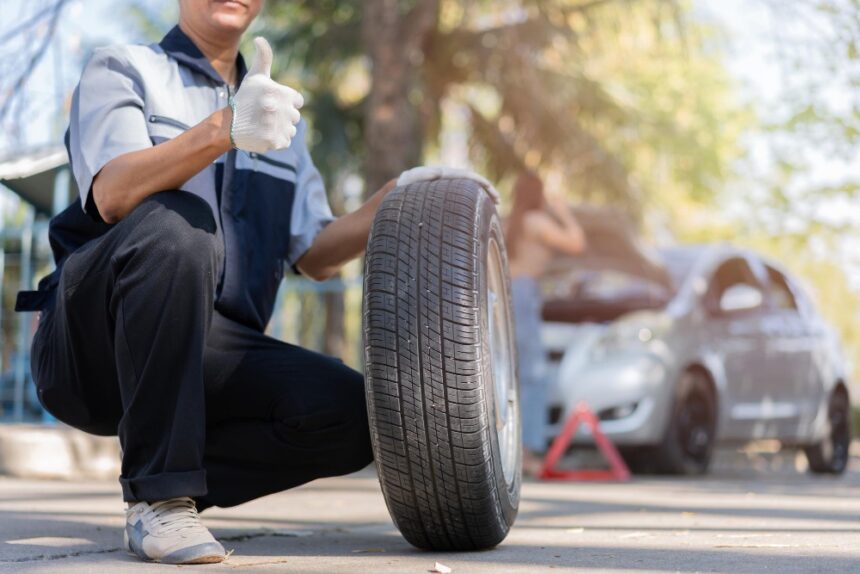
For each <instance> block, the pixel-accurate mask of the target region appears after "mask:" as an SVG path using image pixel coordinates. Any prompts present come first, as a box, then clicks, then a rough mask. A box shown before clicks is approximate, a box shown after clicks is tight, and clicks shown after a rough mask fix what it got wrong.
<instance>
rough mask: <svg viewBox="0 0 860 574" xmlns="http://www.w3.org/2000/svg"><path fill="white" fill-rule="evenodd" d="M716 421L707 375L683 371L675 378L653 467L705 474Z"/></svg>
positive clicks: (714, 400)
mask: <svg viewBox="0 0 860 574" xmlns="http://www.w3.org/2000/svg"><path fill="white" fill-rule="evenodd" d="M716 421H717V409H716V397H715V396H714V392H713V388H712V387H711V385H710V381H709V380H708V377H707V375H706V374H705V373H703V372H701V371H699V370H694V369H692V370H687V371H685V372H684V374H683V375H681V379H680V381H679V382H678V388H677V392H676V394H675V404H674V408H673V409H672V419H671V420H670V421H669V426H668V429H667V431H666V436H665V438H664V439H663V443H662V444H661V445H660V446H658V447H657V452H656V456H655V470H656V471H657V472H658V473H661V474H685V475H698V474H705V473H706V472H707V471H708V467H709V466H710V464H711V457H712V456H713V452H714V442H715V441H716V429H717V425H716Z"/></svg>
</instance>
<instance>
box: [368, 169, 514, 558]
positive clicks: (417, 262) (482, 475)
mask: <svg viewBox="0 0 860 574" xmlns="http://www.w3.org/2000/svg"><path fill="white" fill-rule="evenodd" d="M364 337H365V372H366V375H367V377H366V379H367V383H366V385H367V402H368V417H369V421H370V432H371V440H372V443H373V450H374V454H375V458H376V467H377V472H378V474H379V480H380V483H381V485H382V493H383V496H384V498H385V502H386V504H387V505H388V510H389V513H390V514H391V517H392V519H393V520H394V523H395V525H396V526H397V527H398V528H399V529H400V532H401V533H402V534H403V536H404V537H405V538H406V540H408V541H409V542H410V543H412V544H413V545H415V546H417V547H419V548H423V549H428V550H478V549H483V548H490V547H492V546H495V545H496V544H498V543H499V542H501V541H502V540H503V539H504V538H505V536H506V535H507V534H508V531H509V530H510V528H511V525H512V524H513V522H514V519H515V517H516V515H517V509H518V507H519V497H520V483H521V472H522V471H521V465H522V461H521V459H522V448H521V431H520V418H519V400H518V393H519V390H518V385H517V376H516V352H515V348H514V340H513V317H512V312H511V302H510V287H509V279H508V270H507V256H506V253H505V245H504V239H503V235H502V226H501V222H500V220H499V216H498V214H497V213H496V209H495V206H494V205H493V203H492V201H491V200H490V198H489V196H488V195H487V193H486V192H485V191H484V190H483V189H482V188H481V187H480V186H479V185H478V184H476V183H475V182H472V181H469V180H464V179H442V180H436V181H428V182H419V183H414V184H411V185H408V186H404V187H398V188H396V189H394V190H393V191H391V192H390V193H389V194H388V195H387V196H386V197H385V199H384V200H383V202H382V204H381V205H380V207H379V209H378V211H377V214H376V216H375V219H374V222H373V227H372V229H371V235H370V240H369V242H368V248H367V257H366V263H365V283H364Z"/></svg>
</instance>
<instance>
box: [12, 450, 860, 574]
mask: <svg viewBox="0 0 860 574" xmlns="http://www.w3.org/2000/svg"><path fill="white" fill-rule="evenodd" d="M800 466H801V465H800V464H799V463H797V464H796V462H795V459H794V457H793V455H790V454H788V455H762V454H760V453H759V454H754V455H749V454H742V453H721V454H720V456H719V457H718V460H717V464H716V465H715V468H714V471H713V473H712V474H711V475H710V476H709V477H707V478H703V479H656V478H636V479H634V480H633V481H631V482H628V483H624V484H617V483H615V484H612V483H603V484H594V483H590V484H586V483H578V484H571V483H538V482H529V483H527V484H526V485H525V487H524V490H523V503H522V505H521V508H520V515H519V519H518V520H517V523H516V526H515V528H514V530H513V531H512V532H511V535H510V536H509V537H508V539H507V540H506V541H505V542H504V543H503V544H502V545H501V546H499V547H498V548H496V549H495V550H491V551H486V552H475V553H462V554H452V553H439V554H436V553H427V552H421V551H418V550H414V549H413V548H411V547H410V546H409V545H408V544H407V543H406V542H405V541H404V540H403V539H402V538H401V537H400V535H399V534H398V533H397V531H396V529H395V528H394V527H393V525H392V524H391V521H390V519H389V518H388V514H387V512H386V509H385V504H384V502H383V500H382V495H381V493H380V491H379V486H378V483H377V480H376V478H375V476H374V475H373V473H372V472H370V471H369V470H368V471H363V472H361V473H358V474H356V475H353V476H350V477H346V478H339V479H329V480H322V481H318V482H316V483H313V484H312V485H309V486H306V487H302V488H299V489H296V490H293V491H290V492H287V493H282V494H278V495H275V496H271V497H268V498H265V499H262V500H259V501H255V502H253V503H250V504H247V505H244V506H242V507H239V508H236V509H229V510H220V509H215V510H213V511H208V512H206V513H205V514H204V521H205V523H206V524H207V525H209V526H210V527H211V528H212V529H213V531H214V532H215V534H216V536H218V537H219V538H220V539H221V540H222V541H224V543H225V547H227V548H228V549H232V550H233V551H234V553H233V554H232V555H231V556H230V558H229V560H228V561H227V562H225V563H224V564H220V565H210V566H193V567H188V566H186V567H182V571H183V572H197V571H201V572H202V571H205V572H211V573H213V574H215V573H217V572H249V573H254V572H260V573H269V572H320V573H327V574H328V573H338V572H344V573H347V572H348V573H372V574H376V573H380V574H382V573H398V574H399V573H410V572H415V573H424V572H428V571H431V570H432V569H433V568H434V564H435V563H436V562H440V563H442V564H444V565H446V566H448V567H450V568H451V569H452V570H453V572H454V574H465V573H472V572H475V573H482V572H492V573H500V572H505V573H507V572H529V573H531V572H550V571H552V572H565V571H567V572H574V571H576V572H635V573H642V574H644V573H648V572H685V573H686V572H727V573H728V572H730V573H732V574H740V573H761V572H779V573H781V574H788V573H799V572H804V573H806V572H841V573H848V572H860V459H858V458H856V457H855V458H854V460H853V461H852V470H851V471H850V472H849V473H848V474H847V475H846V476H844V477H841V478H837V479H834V478H826V477H825V478H821V477H812V476H809V475H807V474H805V473H803V472H801V471H799V470H798V468H799V467H800ZM121 509H122V503H121V500H120V495H119V488H118V486H117V485H116V483H114V482H112V481H111V482H47V481H32V480H30V481H27V480H15V479H2V478H0V573H7V572H15V573H46V574H47V573H51V574H54V573H61V574H62V573H87V574H90V573H93V572H99V573H101V572H104V573H111V574H113V573H120V574H122V573H126V572H165V571H170V570H171V569H174V568H177V567H174V566H161V565H154V564H144V563H141V562H138V561H137V560H135V559H133V558H131V557H129V556H127V555H126V554H125V553H124V552H123V551H122V550H120V548H119V546H120V542H121V530H120V527H121V524H122V520H123V514H122V510H121Z"/></svg>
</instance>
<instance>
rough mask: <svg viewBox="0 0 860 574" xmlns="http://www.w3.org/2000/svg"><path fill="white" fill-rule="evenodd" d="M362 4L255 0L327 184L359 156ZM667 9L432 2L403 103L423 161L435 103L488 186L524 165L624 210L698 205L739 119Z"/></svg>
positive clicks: (686, 25)
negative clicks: (297, 97)
mask: <svg viewBox="0 0 860 574" xmlns="http://www.w3.org/2000/svg"><path fill="white" fill-rule="evenodd" d="M361 16H362V3H361V2H357V1H354V0H324V1H319V2H316V1H311V0H298V1H294V0H290V1H281V2H274V1H273V2H270V3H269V6H268V9H267V13H266V14H265V17H264V24H263V31H264V33H265V34H266V36H267V37H269V38H270V39H272V40H273V43H274V45H275V48H276V51H277V53H278V58H276V63H277V62H282V63H283V64H279V65H280V66H281V67H279V68H278V70H279V71H280V72H281V73H282V77H284V78H289V79H290V80H292V81H294V82H298V84H299V86H300V88H301V89H302V90H303V91H304V92H305V93H306V94H308V98H307V99H308V102H309V108H308V112H309V114H308V115H309V116H310V118H311V120H312V124H313V127H314V131H315V132H316V133H315V136H314V144H315V146H314V157H315V159H316V160H317V161H318V162H319V163H320V165H321V168H322V171H323V172H324V176H325V177H326V179H327V180H328V181H329V182H332V181H334V180H337V179H338V178H339V177H340V176H341V174H342V173H343V172H355V171H358V170H359V166H360V165H361V162H362V161H363V159H364V158H363V154H362V148H363V145H362V144H363V139H362V127H363V99H364V97H365V95H366V93H367V90H368V89H369V86H368V85H367V83H368V80H367V63H366V60H365V58H364V56H363V52H362V43H361ZM713 34H714V32H713V31H712V30H709V29H707V28H705V27H704V26H703V25H701V24H699V23H697V22H696V21H695V20H694V19H693V17H692V13H691V11H690V9H689V7H688V6H687V5H678V4H677V3H675V2H669V1H667V0H641V1H638V2H623V1H621V0H615V1H612V0H608V1H597V2H594V1H591V2H582V1H573V0H552V1H540V2H539V1H536V0H521V1H504V2H463V1H462V0H443V1H442V2H441V8H440V12H439V17H438V25H437V27H436V29H435V30H434V31H433V33H432V34H431V35H430V36H429V37H428V38H427V39H426V41H425V42H424V43H423V46H424V48H423V54H421V57H420V58H419V59H417V60H416V62H415V65H416V68H417V70H418V74H417V75H416V82H415V86H414V89H413V90H412V92H411V94H410V101H411V102H412V104H413V105H414V107H415V108H416V109H417V110H418V112H419V114H420V117H421V118H422V123H423V129H422V132H423V133H424V134H425V135H426V140H425V142H423V143H424V144H425V147H426V149H427V150H428V151H434V150H438V138H439V135H440V132H441V130H442V126H443V124H444V121H445V118H444V117H443V112H442V110H443V103H445V102H448V103H454V104H455V105H456V106H459V107H460V108H461V109H462V108H465V109H467V110H468V111H469V114H468V116H467V117H468V118H469V120H468V125H467V126H456V128H458V129H462V128H465V129H466V131H467V133H468V136H469V141H470V154H471V159H472V161H473V163H475V164H476V165H477V166H478V167H479V169H481V170H483V171H485V172H487V173H488V174H489V175H490V176H491V177H493V178H494V179H495V180H496V181H503V180H504V179H505V178H506V177H507V176H510V175H513V174H514V173H515V172H517V171H519V170H521V169H523V168H524V167H529V168H536V169H540V170H541V171H544V172H553V173H555V174H556V175H557V176H558V177H559V178H561V179H563V181H564V182H565V184H564V187H565V188H566V189H565V190H564V191H565V192H569V193H570V194H571V195H572V196H576V197H578V198H580V199H583V200H589V201H598V202H613V203H617V204H620V205H622V206H623V207H625V208H627V209H628V211H630V212H631V213H634V214H636V215H639V214H641V213H643V212H644V211H645V210H646V209H647V208H661V209H670V210H671V209H674V206H676V205H678V204H683V203H684V202H686V201H695V202H706V201H709V200H711V199H713V197H714V194H715V190H718V189H720V188H721V186H722V184H723V183H724V182H725V181H726V179H727V178H728V177H729V176H730V175H731V174H730V168H729V166H730V165H731V163H732V160H733V159H734V158H735V157H736V155H737V154H738V152H739V147H738V145H737V138H738V136H739V134H740V132H741V131H742V129H743V127H744V125H745V124H746V122H748V121H750V116H749V114H748V113H747V112H746V111H745V110H744V109H743V108H742V107H740V106H738V105H737V104H736V103H735V102H734V101H733V99H732V90H733V86H732V85H731V82H730V81H729V78H728V76H727V74H726V72H725V70H724V69H723V67H722V65H721V62H720V60H719V57H718V56H717V55H715V54H713V53H712V52H711V51H709V49H708V47H707V42H708V41H709V40H710V39H711V38H712V36H713Z"/></svg>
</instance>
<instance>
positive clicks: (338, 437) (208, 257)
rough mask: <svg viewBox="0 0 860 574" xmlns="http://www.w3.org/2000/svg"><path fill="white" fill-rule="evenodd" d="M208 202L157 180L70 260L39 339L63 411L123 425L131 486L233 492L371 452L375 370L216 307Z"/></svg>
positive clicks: (217, 243) (343, 469) (41, 368)
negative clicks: (281, 337)
mask: <svg viewBox="0 0 860 574" xmlns="http://www.w3.org/2000/svg"><path fill="white" fill-rule="evenodd" d="M222 259H223V247H222V246H221V240H220V239H218V238H217V237H216V235H215V223H214V220H213V217H212V213H211V210H210V209H209V207H208V205H207V204H206V203H205V202H204V201H203V200H202V199H200V198H198V197H196V196H193V195H191V194H188V193H185V192H178V191H170V192H163V193H159V194H155V195H153V196H151V197H150V198H148V199H147V200H145V201H144V202H143V203H141V204H140V205H139V206H138V207H137V208H136V209H135V210H134V211H132V212H131V213H130V214H129V215H128V216H127V217H126V218H124V219H123V220H122V221H120V222H119V223H118V224H117V225H116V226H114V227H113V228H112V229H111V230H110V231H109V232H107V233H106V234H105V235H103V236H101V237H99V238H98V239H95V240H93V241H91V242H89V243H87V244H86V245H84V246H83V247H82V248H81V249H79V250H78V251H76V252H74V253H73V254H72V255H71V256H70V257H69V259H68V260H67V261H66V263H65V265H64V267H63V270H62V275H61V278H60V284H59V287H58V289H57V293H56V298H55V300H54V301H53V304H52V305H50V306H49V308H48V309H46V310H45V311H44V312H43V314H42V317H41V319H40V322H39V328H38V330H37V332H36V335H35V337H34V339H33V353H32V366H33V377H34V380H35V381H36V386H37V388H38V392H39V397H40V399H41V401H42V403H43V405H44V406H45V407H46V408H47V409H48V411H49V412H51V413H53V414H54V415H55V416H56V417H57V418H58V419H60V420H62V421H65V422H67V423H69V424H71V425H72V426H75V427H77V428H80V429H82V430H85V431H87V432H91V433H94V434H102V435H114V434H118V435H119V439H120V444H121V446H122V449H123V460H122V476H121V477H120V482H121V484H122V489H123V497H124V499H125V500H126V501H130V502H133V501H142V500H145V501H156V500H163V499H166V498H173V497H177V496H191V497H194V498H196V499H197V501H198V506H199V507H200V508H206V507H208V506H213V505H216V506H233V505H236V504H240V503H242V502H246V501H248V500H251V499H254V498H257V497H260V496H264V495H266V494H271V493H274V492H279V491H281V490H285V489H287V488H291V487H294V486H297V485H300V484H303V483H305V482H308V481H310V480H313V479H315V478H320V477H325V476H334V475H340V474H346V473H349V472H352V471H355V470H358V469H360V468H362V467H364V466H366V465H367V464H369V463H370V461H371V460H372V452H371V447H370V437H369V432H368V423H367V412H366V408H365V399H364V383H363V378H362V376H361V375H360V374H359V373H357V372H355V371H353V370H352V369H350V368H348V367H346V366H345V365H344V364H343V363H342V362H340V361H338V360H336V359H333V358H330V357H326V356H323V355H320V354H317V353H314V352H311V351H308V350H306V349H302V348H300V347H296V346H294V345H289V344H286V343H283V342H281V341H277V340H275V339H272V338H270V337H267V336H265V335H264V334H262V333H260V332H258V331H256V330H255V329H252V328H250V327H247V326H245V325H243V324H240V323H238V322H236V321H233V320H231V319H229V318H228V317H225V316H224V315H222V314H220V313H219V312H217V311H216V310H215V308H214V302H215V289H216V285H217V281H218V273H219V272H220V269H221V261H222Z"/></svg>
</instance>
